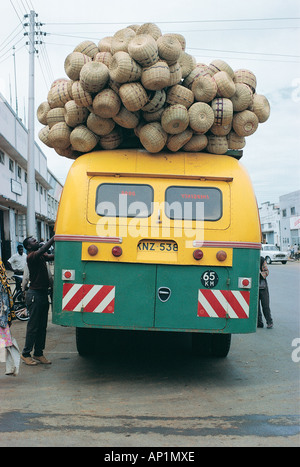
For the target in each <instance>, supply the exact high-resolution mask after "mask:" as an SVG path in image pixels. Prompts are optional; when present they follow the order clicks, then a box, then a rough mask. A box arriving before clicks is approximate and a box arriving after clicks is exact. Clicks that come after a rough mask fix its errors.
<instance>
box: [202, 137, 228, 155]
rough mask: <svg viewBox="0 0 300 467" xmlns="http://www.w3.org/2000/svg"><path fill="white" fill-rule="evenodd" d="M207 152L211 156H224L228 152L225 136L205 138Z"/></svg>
mask: <svg viewBox="0 0 300 467" xmlns="http://www.w3.org/2000/svg"><path fill="white" fill-rule="evenodd" d="M207 139H208V144H207V148H206V149H207V151H208V152H210V153H212V154H225V153H226V152H227V151H228V142H227V138H226V136H215V135H209V136H208V137H207Z"/></svg>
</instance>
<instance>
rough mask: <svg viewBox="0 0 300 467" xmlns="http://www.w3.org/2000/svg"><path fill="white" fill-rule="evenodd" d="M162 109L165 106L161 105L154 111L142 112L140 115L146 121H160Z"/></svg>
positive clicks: (163, 109)
mask: <svg viewBox="0 0 300 467" xmlns="http://www.w3.org/2000/svg"><path fill="white" fill-rule="evenodd" d="M164 111H165V107H162V108H161V109H159V110H157V111H156V112H143V114H142V117H143V119H144V120H145V121H146V122H160V121H161V116H162V114H163V112H164Z"/></svg>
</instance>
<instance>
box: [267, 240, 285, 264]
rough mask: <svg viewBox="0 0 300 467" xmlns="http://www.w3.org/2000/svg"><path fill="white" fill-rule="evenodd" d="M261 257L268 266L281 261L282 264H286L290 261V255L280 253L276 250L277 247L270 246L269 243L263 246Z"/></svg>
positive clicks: (283, 252)
mask: <svg viewBox="0 0 300 467" xmlns="http://www.w3.org/2000/svg"><path fill="white" fill-rule="evenodd" d="M261 256H263V257H264V258H265V260H266V262H267V264H271V263H275V262H278V261H281V262H282V264H286V262H287V260H288V253H287V252H285V251H280V250H278V248H276V246H275V245H270V244H269V243H268V244H266V245H262V246H261Z"/></svg>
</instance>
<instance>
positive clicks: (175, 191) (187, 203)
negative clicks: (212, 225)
mask: <svg viewBox="0 0 300 467" xmlns="http://www.w3.org/2000/svg"><path fill="white" fill-rule="evenodd" d="M165 213H166V215H167V216H168V217H169V218H170V219H183V220H199V221H200V220H205V221H217V220H219V219H220V218H221V217H222V192H221V191H220V190H219V189H218V188H204V187H201V188H199V187H179V186H171V187H169V188H167V190H166V197H165Z"/></svg>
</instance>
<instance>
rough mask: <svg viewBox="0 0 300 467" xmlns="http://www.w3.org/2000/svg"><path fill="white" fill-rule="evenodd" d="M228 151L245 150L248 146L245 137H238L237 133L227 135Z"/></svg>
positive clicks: (232, 132)
mask: <svg viewBox="0 0 300 467" xmlns="http://www.w3.org/2000/svg"><path fill="white" fill-rule="evenodd" d="M227 141H228V149H243V148H244V147H245V145H246V139H245V137H244V136H238V135H237V134H236V133H235V131H231V132H230V133H228V135H227Z"/></svg>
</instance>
